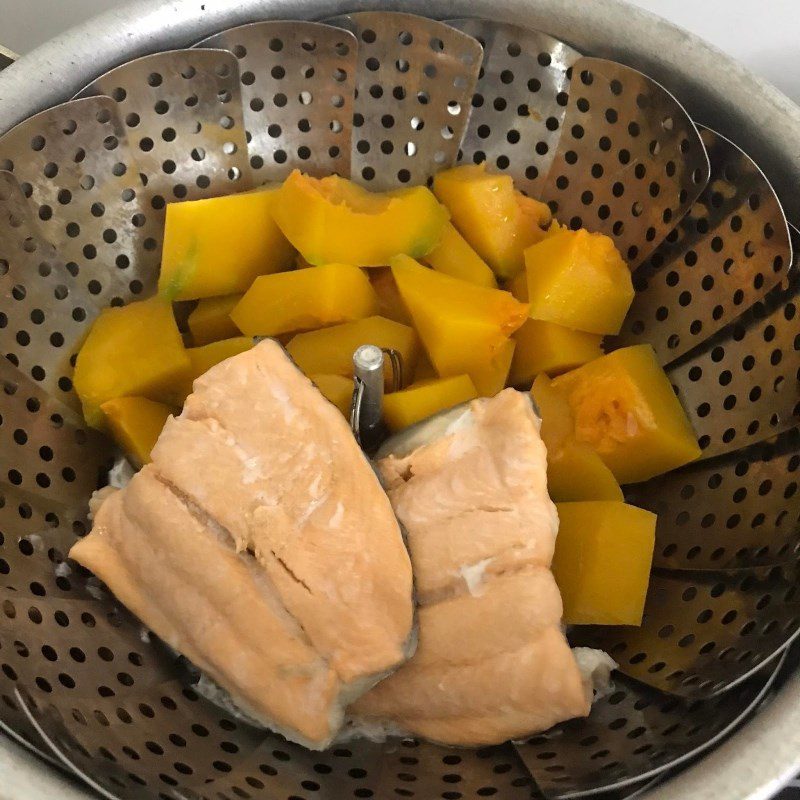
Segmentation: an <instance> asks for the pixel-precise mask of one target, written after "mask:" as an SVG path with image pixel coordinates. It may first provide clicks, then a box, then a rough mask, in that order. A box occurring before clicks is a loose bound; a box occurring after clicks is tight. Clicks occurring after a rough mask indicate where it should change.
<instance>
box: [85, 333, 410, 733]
mask: <svg viewBox="0 0 800 800" xmlns="http://www.w3.org/2000/svg"><path fill="white" fill-rule="evenodd" d="M152 455H153V462H152V464H150V465H149V466H147V467H145V468H144V469H143V470H142V471H141V472H140V473H139V474H138V475H136V476H135V477H134V478H133V479H132V480H131V482H130V484H129V485H128V486H127V487H126V488H124V489H122V490H120V491H118V492H116V493H114V494H113V495H111V496H110V497H109V498H107V499H106V500H105V501H104V502H103V503H102V505H101V506H100V508H99V510H98V511H97V513H96V517H95V523H94V527H93V529H92V531H91V533H90V534H89V535H88V536H87V537H86V538H85V539H83V540H82V541H80V542H79V543H77V544H76V545H75V547H74V548H73V550H72V553H71V556H72V557H73V558H74V559H76V560H77V561H79V562H80V563H82V564H83V565H84V566H86V567H88V568H89V569H90V570H92V571H93V572H94V573H95V574H97V575H98V576H99V577H100V578H101V579H102V580H104V581H105V582H106V584H108V586H109V588H110V589H111V590H112V591H113V592H114V593H115V594H116V595H117V596H118V597H119V599H120V600H121V601H122V602H123V603H125V604H126V605H128V606H129V607H130V608H131V610H132V611H134V613H136V614H137V615H138V616H139V617H140V618H141V619H142V620H143V621H144V623H145V624H146V625H148V626H149V627H151V628H152V629H153V630H154V631H155V632H156V633H157V634H158V635H159V636H161V637H162V638H163V639H164V640H165V641H166V642H167V643H168V644H170V645H171V646H172V647H174V648H175V649H176V650H178V651H180V652H182V653H184V654H186V655H187V656H188V657H189V658H190V659H191V660H192V661H193V662H194V663H195V664H196V665H197V666H198V667H199V668H200V669H201V670H203V671H205V672H207V673H208V674H209V675H210V677H211V678H213V679H214V680H215V681H216V682H217V683H218V684H219V685H220V686H221V687H222V688H224V689H226V690H227V691H228V692H230V694H231V695H232V697H233V698H234V699H235V700H236V701H237V702H238V703H239V704H240V705H241V706H242V708H243V709H244V710H245V711H247V712H249V713H250V714H251V715H254V716H256V717H257V718H258V719H260V720H262V721H264V722H265V723H266V724H268V725H269V726H270V727H272V728H273V729H275V730H279V731H280V732H282V733H284V734H285V735H287V736H288V737H289V738H292V739H294V740H296V741H300V742H302V743H304V744H307V745H309V746H312V747H324V746H325V745H326V744H327V743H328V742H329V741H330V740H331V739H332V737H333V736H334V735H335V734H336V732H337V730H338V728H339V726H340V725H341V721H342V716H343V711H342V708H343V705H344V704H346V703H347V702H349V701H351V700H352V699H353V698H354V697H357V696H358V695H359V694H361V693H362V692H363V691H365V690H366V689H368V688H369V687H370V686H371V685H373V684H374V683H375V682H376V681H377V680H379V679H380V678H381V677H382V676H384V675H385V674H387V673H388V672H390V671H391V670H392V669H394V668H395V667H396V666H397V665H398V664H399V663H401V662H402V661H404V660H405V659H406V658H407V656H408V654H409V650H410V641H411V638H412V637H411V633H412V626H413V613H414V608H413V599H412V575H411V564H410V560H409V557H408V552H407V550H406V548H405V545H404V543H403V539H402V535H401V533H400V528H399V525H398V523H397V520H396V519H395V516H394V513H393V511H392V507H391V504H390V503H389V500H388V498H387V497H386V494H385V493H384V492H383V490H382V488H381V485H380V482H379V481H378V478H377V476H376V475H375V473H374V471H373V470H372V468H371V466H370V464H369V462H368V461H367V459H366V458H365V457H364V455H363V454H362V452H361V450H360V449H359V447H358V445H357V444H356V442H355V439H354V438H353V436H352V433H351V432H350V429H349V427H348V425H347V423H346V422H345V420H344V419H343V417H342V415H341V413H340V412H339V411H338V409H336V408H335V407H334V406H333V405H331V404H330V403H329V402H328V401H327V400H325V399H324V398H323V397H322V395H321V394H320V393H319V391H318V390H317V389H316V387H314V385H313V384H312V383H311V382H310V381H309V380H307V379H306V378H305V377H304V376H303V375H302V374H301V373H300V372H299V371H298V370H297V368H296V367H295V366H294V365H293V364H292V362H291V361H290V360H289V358H288V357H287V356H286V354H285V353H284V351H283V349H282V348H281V347H280V346H279V345H278V344H277V343H275V342H273V341H270V340H266V341H264V342H262V343H261V344H259V345H257V346H256V347H254V348H253V349H252V350H249V351H248V352H246V353H243V354H241V355H238V356H236V357H234V358H231V359H228V360H227V361H224V362H222V363H221V364H219V365H217V366H216V367H214V368H212V369H211V370H209V371H208V372H207V373H206V374H205V375H204V376H203V377H201V378H199V379H198V380H197V381H195V385H194V393H193V394H192V395H191V396H190V397H189V398H188V400H187V401H186V404H185V406H184V411H183V413H182V414H181V416H179V417H177V418H172V419H170V420H169V421H168V423H167V425H166V427H165V429H164V431H163V433H162V434H161V437H160V439H159V441H158V443H157V445H156V447H155V448H154V450H153V454H152Z"/></svg>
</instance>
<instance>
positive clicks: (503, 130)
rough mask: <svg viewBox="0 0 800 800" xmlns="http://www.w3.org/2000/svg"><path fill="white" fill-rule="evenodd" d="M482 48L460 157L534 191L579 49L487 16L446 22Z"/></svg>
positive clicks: (549, 156) (550, 151)
mask: <svg viewBox="0 0 800 800" xmlns="http://www.w3.org/2000/svg"><path fill="white" fill-rule="evenodd" d="M448 24H449V25H452V26H453V27H455V28H458V29H459V30H460V31H463V32H464V33H466V34H469V35H470V36H472V37H473V38H475V39H477V40H478V41H479V42H480V44H481V45H482V46H483V64H482V66H481V71H480V76H479V78H478V83H477V86H476V87H475V94H474V95H473V98H472V112H471V114H470V119H469V125H468V126H467V131H466V134H465V136H464V140H463V141H462V143H461V160H462V161H466V162H473V163H482V162H484V161H485V162H486V163H487V165H488V166H489V167H491V168H492V169H494V170H499V171H501V172H505V173H506V174H508V175H511V177H513V178H514V183H515V185H516V187H517V188H518V189H521V190H522V191H524V192H526V193H527V194H529V195H531V196H533V197H537V196H538V195H539V194H540V192H541V190H542V187H543V184H544V180H545V178H546V177H547V173H548V171H549V169H550V165H551V164H552V162H553V158H554V156H555V154H556V145H557V143H558V137H559V135H560V134H561V125H562V123H563V121H564V115H565V114H566V110H567V108H566V107H567V102H568V99H569V83H570V81H569V77H568V71H569V68H570V67H571V66H572V65H573V63H574V62H575V61H576V60H577V59H578V58H580V55H581V54H580V53H579V52H578V51H577V50H573V49H572V48H571V47H569V45H566V44H564V42H561V41H559V40H558V39H554V38H553V37H552V36H548V35H547V34H545V33H542V32H541V31H534V30H531V29H530V28H522V27H519V26H517V25H508V24H505V23H501V22H493V21H491V20H486V19H457V20H448Z"/></svg>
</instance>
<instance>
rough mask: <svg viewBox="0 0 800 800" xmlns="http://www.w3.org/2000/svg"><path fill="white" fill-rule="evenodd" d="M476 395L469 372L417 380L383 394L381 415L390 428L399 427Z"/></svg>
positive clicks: (395, 429)
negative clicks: (396, 390)
mask: <svg viewBox="0 0 800 800" xmlns="http://www.w3.org/2000/svg"><path fill="white" fill-rule="evenodd" d="M477 396H478V393H477V391H476V389H475V385H474V384H473V383H472V381H471V380H470V377H469V375H456V376H455V377H453V378H439V379H438V380H428V381H420V382H419V383H413V384H412V385H411V386H409V387H408V388H407V389H403V390H402V391H399V392H392V394H387V395H386V397H384V398H383V417H384V419H385V420H386V424H387V425H388V426H389V430H391V431H399V430H402V429H403V428H407V427H408V426H409V425H413V424H414V423H415V422H419V421H420V420H423V419H426V418H427V417H431V416H433V415H434V414H436V413H438V412H439V411H444V410H445V409H446V408H452V407H453V406H457V405H459V403H466V402H467V400H474V399H475V398H476V397H477Z"/></svg>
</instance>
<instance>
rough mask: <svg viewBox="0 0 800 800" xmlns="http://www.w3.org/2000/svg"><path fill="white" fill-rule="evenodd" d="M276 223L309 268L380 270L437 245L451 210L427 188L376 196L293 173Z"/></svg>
mask: <svg viewBox="0 0 800 800" xmlns="http://www.w3.org/2000/svg"><path fill="white" fill-rule="evenodd" d="M274 216H275V221H276V222H277V223H278V225H279V226H280V228H281V230H282V231H283V233H284V234H285V235H286V238H287V239H289V241H290V242H291V243H292V244H293V245H294V246H295V247H296V248H297V249H298V250H299V251H300V253H301V254H302V256H303V257H304V258H305V259H306V260H307V261H308V262H309V263H311V264H331V263H337V262H338V263H345V264H358V265H359V266H362V267H371V266H381V265H386V264H388V263H389V259H391V257H392V256H395V255H397V254H398V253H405V254H407V255H410V256H413V257H415V258H418V257H420V256H424V255H425V254H426V253H429V252H430V251H431V250H432V249H433V248H434V247H435V246H436V245H437V244H438V242H439V239H440V238H441V236H442V231H443V230H444V226H445V224H446V222H447V211H446V209H445V208H444V207H443V206H441V205H440V204H439V203H438V202H437V200H436V198H435V197H434V196H433V194H431V192H430V190H428V189H427V188H426V187H424V186H414V187H409V188H407V189H397V190H395V191H391V192H382V193H375V192H369V191H367V190H366V189H363V188H361V187H360V186H358V185H356V184H355V183H352V182H351V181H349V180H347V179H345V178H340V177H338V176H336V175H330V176H328V177H327V178H319V179H318V178H312V177H310V176H308V175H303V174H302V173H300V172H298V171H297V170H295V171H294V172H292V174H291V175H289V177H288V178H287V179H286V180H285V181H284V183H283V185H282V186H281V188H280V190H279V191H278V198H277V203H276V207H275V214H274Z"/></svg>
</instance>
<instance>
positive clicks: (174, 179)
mask: <svg viewBox="0 0 800 800" xmlns="http://www.w3.org/2000/svg"><path fill="white" fill-rule="evenodd" d="M96 95H108V96H110V97H112V98H114V100H115V101H116V102H117V104H118V113H119V118H120V120H122V121H123V122H124V126H125V130H126V133H127V136H128V140H129V142H130V145H131V147H132V148H133V149H134V152H135V157H136V162H137V164H138V166H139V170H140V171H141V173H142V174H143V175H144V177H145V181H146V184H147V195H148V198H149V200H150V203H151V205H152V207H153V208H154V209H155V210H157V211H159V210H161V209H163V208H164V205H165V204H166V203H168V202H174V201H175V200H196V199H198V198H203V197H216V196H217V195H221V194H229V193H231V192H236V191H244V190H247V189H250V188H252V181H251V179H250V172H249V169H248V158H247V141H246V138H245V130H244V123H243V120H242V102H241V95H240V93H239V70H238V66H237V64H236V59H235V58H234V57H233V56H232V55H231V54H230V53H226V52H224V51H222V50H170V51H168V52H166V53H156V54H155V55H150V56H145V57H143V58H139V59H136V60H135V61H130V62H128V63H127V64H123V65H122V66H120V67H117V68H116V69H113V70H111V71H110V72H107V73H106V74H105V75H103V76H102V77H100V78H98V79H97V80H96V81H94V82H93V83H91V84H89V86H87V87H86V88H85V89H84V90H83V91H82V92H81V93H80V95H79V96H80V97H91V96H96Z"/></svg>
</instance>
